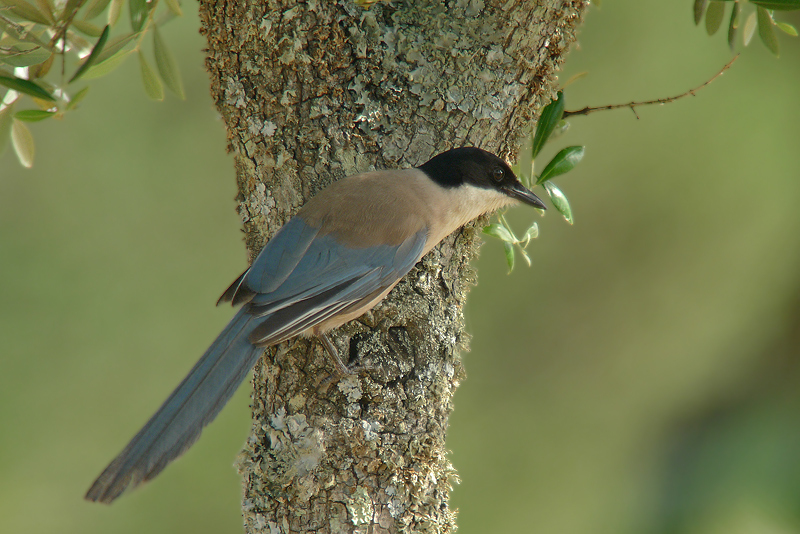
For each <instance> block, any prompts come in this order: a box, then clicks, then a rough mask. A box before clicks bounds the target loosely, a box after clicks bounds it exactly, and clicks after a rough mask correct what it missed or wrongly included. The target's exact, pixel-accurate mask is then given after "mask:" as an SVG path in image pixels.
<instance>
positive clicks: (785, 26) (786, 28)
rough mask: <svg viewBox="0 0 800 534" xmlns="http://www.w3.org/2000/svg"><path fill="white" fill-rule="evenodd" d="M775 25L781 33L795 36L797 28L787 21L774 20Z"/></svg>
mask: <svg viewBox="0 0 800 534" xmlns="http://www.w3.org/2000/svg"><path fill="white" fill-rule="evenodd" d="M775 26H777V27H778V28H779V29H780V30H781V31H782V32H783V33H785V34H787V35H791V36H792V37H797V28H795V27H794V26H792V25H791V24H789V23H788V22H776V23H775Z"/></svg>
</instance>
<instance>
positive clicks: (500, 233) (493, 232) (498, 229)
mask: <svg viewBox="0 0 800 534" xmlns="http://www.w3.org/2000/svg"><path fill="white" fill-rule="evenodd" d="M483 233H484V234H487V235H490V236H492V237H496V238H498V239H500V240H501V241H503V242H506V243H513V242H514V237H513V236H512V235H511V232H509V231H508V229H507V228H506V227H505V226H503V225H502V224H498V223H492V224H490V225H489V226H484V227H483Z"/></svg>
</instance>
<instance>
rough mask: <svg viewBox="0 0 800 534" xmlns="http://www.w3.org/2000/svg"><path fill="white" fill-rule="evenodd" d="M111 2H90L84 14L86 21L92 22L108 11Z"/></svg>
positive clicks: (106, 0)
mask: <svg viewBox="0 0 800 534" xmlns="http://www.w3.org/2000/svg"><path fill="white" fill-rule="evenodd" d="M110 1H111V0H90V1H89V4H88V5H87V6H86V11H85V12H84V13H83V19H84V20H92V19H93V18H95V17H97V16H99V15H100V13H102V12H103V11H105V10H106V8H107V7H108V3H109V2H110Z"/></svg>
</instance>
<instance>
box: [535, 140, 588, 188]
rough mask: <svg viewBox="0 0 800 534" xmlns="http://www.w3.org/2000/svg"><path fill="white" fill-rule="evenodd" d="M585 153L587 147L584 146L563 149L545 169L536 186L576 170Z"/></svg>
mask: <svg viewBox="0 0 800 534" xmlns="http://www.w3.org/2000/svg"><path fill="white" fill-rule="evenodd" d="M584 151H585V147H582V146H568V147H567V148H563V149H561V151H560V152H559V153H558V154H556V155H555V157H553V159H551V160H550V163H548V164H547V166H546V167H545V168H544V170H543V171H542V174H540V175H539V178H538V179H537V180H536V185H541V184H542V183H544V182H546V181H547V180H550V179H551V178H555V177H556V176H559V175H561V174H564V173H565V172H569V171H571V170H572V169H574V168H575V165H577V164H578V163H580V161H581V160H582V159H583V154H584Z"/></svg>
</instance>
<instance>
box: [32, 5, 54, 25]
mask: <svg viewBox="0 0 800 534" xmlns="http://www.w3.org/2000/svg"><path fill="white" fill-rule="evenodd" d="M35 3H36V7H37V8H39V12H40V13H41V14H42V15H44V16H45V17H46V18H47V20H48V21H50V24H53V23H54V22H55V21H56V19H55V18H54V17H53V5H52V4H51V3H50V2H48V0H35Z"/></svg>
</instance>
